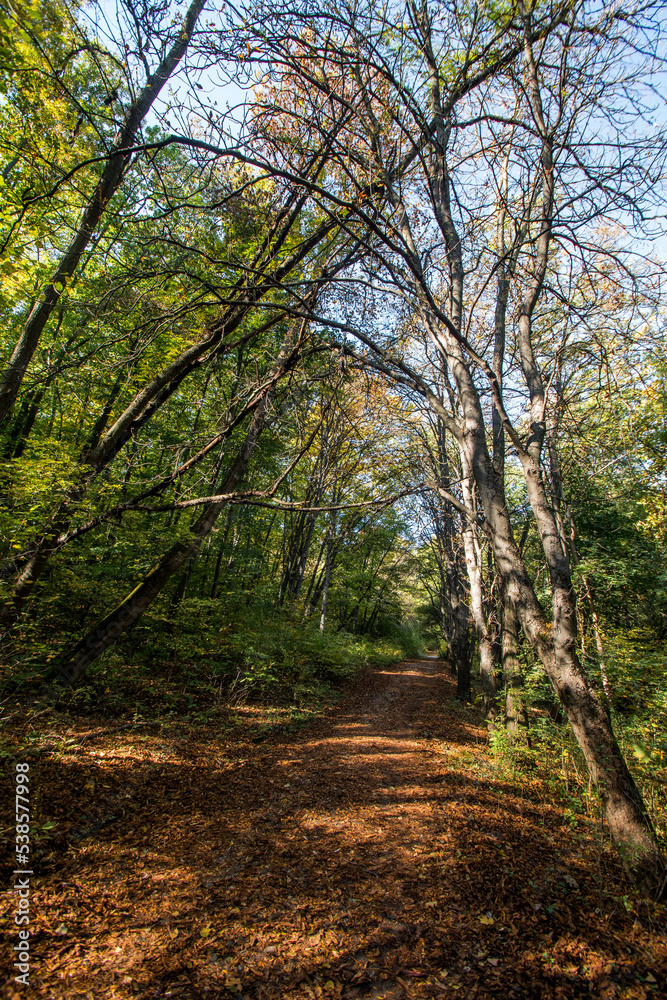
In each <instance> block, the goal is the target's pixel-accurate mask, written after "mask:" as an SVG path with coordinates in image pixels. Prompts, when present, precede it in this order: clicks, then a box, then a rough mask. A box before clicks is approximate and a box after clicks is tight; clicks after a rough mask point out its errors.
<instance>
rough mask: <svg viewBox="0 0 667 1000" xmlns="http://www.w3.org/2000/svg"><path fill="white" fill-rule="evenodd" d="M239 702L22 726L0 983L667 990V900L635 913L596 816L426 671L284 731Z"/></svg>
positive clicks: (331, 992)
mask: <svg viewBox="0 0 667 1000" xmlns="http://www.w3.org/2000/svg"><path fill="white" fill-rule="evenodd" d="M239 713H240V717H241V718H245V722H244V724H243V725H239V726H237V727H236V728H235V729H234V730H233V731H230V730H229V729H224V730H222V731H221V728H220V727H219V726H218V727H217V728H216V727H215V726H212V725H208V726H199V727H196V726H190V725H184V724H181V725H179V724H177V723H173V722H172V723H170V724H169V725H162V726H160V725H159V724H156V725H155V726H153V727H152V728H151V726H150V725H149V726H147V727H145V728H138V729H127V728H126V729H123V730H117V731H116V732H106V733H105V732H97V731H96V730H95V729H94V728H93V730H92V733H91V726H90V720H89V719H88V721H87V723H85V722H84V721H83V720H81V719H79V720H78V721H77V720H76V719H73V718H72V717H69V719H68V720H66V721H64V720H63V718H60V720H59V721H58V720H55V721H54V720H53V719H51V720H50V721H49V722H48V732H46V731H45V732H43V733H41V734H40V733H38V732H37V730H36V726H37V724H38V723H39V719H37V720H35V721H33V723H31V726H32V728H31V733H32V737H33V745H35V739H36V738H37V737H39V739H38V740H37V744H39V742H40V740H41V745H42V749H41V751H40V750H39V748H38V749H37V750H33V751H32V755H29V756H26V757H25V759H26V760H28V761H29V762H30V788H31V797H32V799H33V803H32V807H33V815H35V816H36V817H37V825H36V827H35V831H34V834H35V836H36V837H37V839H38V840H39V838H40V836H41V838H42V840H41V843H40V844H38V848H39V852H40V854H41V856H38V857H37V859H36V860H35V876H34V878H33V879H32V882H31V898H30V913H31V929H32V931H33V933H34V936H33V937H32V938H31V949H30V950H31V956H32V959H31V979H30V987H29V988H28V989H25V988H24V987H23V986H20V985H18V984H15V983H14V982H13V980H12V975H13V974H12V971H11V965H10V963H11V958H10V957H9V956H10V955H11V949H12V947H13V945H14V943H15V941H16V927H15V926H14V922H13V916H14V908H15V898H14V894H13V893H11V892H10V893H8V894H7V896H6V898H5V902H4V904H3V906H4V914H3V923H2V934H3V938H4V943H3V948H2V961H3V962H4V963H5V968H4V973H3V974H4V976H5V977H6V978H5V979H4V987H3V995H4V996H6V997H9V998H13V997H22V998H23V997H28V996H29V997H31V998H32V997H39V998H46V997H51V998H56V997H57V998H60V997H67V998H75V997H81V998H83V997H86V998H88V1000H97V998H98V997H99V998H105V1000H106V998H119V1000H120V998H137V997H140V998H146V1000H148V998H158V997H159V998H163V997H165V998H166V997H180V998H182V1000H188V998H197V1000H199V998H204V997H206V998H217V997H220V998H238V1000H241V998H248V1000H264V998H266V1000H271V998H278V997H286V998H297V997H298V998H300V1000H305V998H312V997H318V998H319V997H323V998H327V997H341V998H353V997H355V998H356V997H369V998H373V1000H376V998H377V1000H379V998H383V997H384V998H387V1000H391V998H410V997H413V998H421V997H442V998H445V1000H447V998H454V997H456V998H463V997H465V998H473V997H474V998H475V1000H482V998H486V997H496V998H508V1000H520V998H526V1000H527V998H545V1000H546V998H566V997H589V996H593V997H601V998H630V997H632V998H646V997H658V996H665V995H667V994H666V993H664V992H662V989H663V988H664V983H665V978H664V977H665V972H666V971H667V940H666V938H665V935H664V933H662V932H661V925H662V928H663V930H664V923H665V921H664V918H665V913H666V912H667V911H666V910H665V909H664V908H662V907H659V908H656V907H651V906H648V907H647V906H646V905H644V906H643V907H642V906H639V905H638V903H637V899H636V897H635V896H633V895H632V894H631V893H629V890H628V887H627V885H626V884H625V883H624V881H623V877H622V874H621V871H620V868H619V865H618V862H617V860H616V857H615V855H614V853H613V852H612V851H611V849H610V847H609V844H608V841H607V839H606V837H605V834H604V831H603V829H602V828H601V827H600V826H599V824H597V823H595V822H594V821H593V820H590V821H588V822H587V821H586V820H585V819H584V818H582V817H581V816H580V817H579V819H578V820H577V823H578V825H577V826H576V827H573V826H572V816H571V811H568V809H567V808H566V806H565V805H563V804H559V802H558V801H552V800H551V798H550V796H549V794H548V792H547V791H546V786H544V785H543V784H542V783H541V782H540V781H539V780H538V779H537V778H536V779H535V780H529V779H526V778H522V779H521V780H518V779H515V780H514V781H512V780H510V779H509V778H505V779H503V777H502V776H501V774H500V773H499V771H498V769H497V767H496V765H495V763H494V761H493V758H492V755H491V754H490V752H489V749H488V745H487V738H486V733H485V729H484V727H483V725H482V721H481V718H480V715H479V712H478V711H477V710H476V709H474V708H470V707H465V706H461V705H459V704H458V703H457V702H456V701H455V700H454V686H453V684H452V681H451V679H450V678H449V677H448V676H446V675H445V674H443V672H442V666H441V665H440V664H438V663H437V662H435V661H433V660H430V661H429V660H411V661H407V662H405V663H402V664H400V665H398V666H395V667H390V668H383V669H378V668H373V669H369V670H367V671H366V672H365V673H364V674H363V675H362V676H361V677H360V678H359V679H358V680H357V681H356V683H355V684H354V686H353V687H352V688H351V690H350V691H349V692H348V694H347V695H346V696H345V698H344V699H343V700H342V701H340V702H339V703H338V704H337V705H335V706H334V707H333V708H330V709H329V711H328V712H327V714H326V715H325V716H323V717H322V718H320V719H319V720H317V721H316V722H314V723H313V724H311V725H310V726H308V727H307V728H301V729H300V730H299V731H297V732H296V733H295V732H285V731H283V730H281V729H280V728H277V729H275V730H273V729H269V728H267V727H266V725H262V719H261V710H260V709H258V708H256V707H255V706H252V705H247V706H245V707H240V708H239V709H238V710H237V714H239ZM258 713H259V714H258ZM104 724H105V725H106V726H107V727H109V721H108V720H105V723H104ZM45 729H46V723H45ZM20 735H21V734H20V732H19V729H17V730H16V732H15V734H14V737H15V739H16V740H19V738H20ZM24 735H25V734H24ZM65 736H66V737H67V739H66V741H65V740H64V739H63V737H65ZM54 738H57V739H58V740H59V742H58V743H57V745H56V746H55V747H54V746H53V739H54ZM17 745H18V744H17ZM49 745H50V746H51V750H50V751H49V750H48V747H49ZM5 759H6V758H5ZM12 775H13V769H12ZM5 801H6V800H5ZM47 822H50V823H53V824H55V826H54V827H52V828H49V827H47V826H46V824H47ZM3 823H4V820H3ZM40 824H41V826H40ZM40 830H41V831H42V832H41V834H40ZM12 868H13V864H12V861H11V860H10V862H9V865H8V873H9V874H8V878H7V881H6V884H7V885H11V884H12V882H11V874H10V873H11V870H12Z"/></svg>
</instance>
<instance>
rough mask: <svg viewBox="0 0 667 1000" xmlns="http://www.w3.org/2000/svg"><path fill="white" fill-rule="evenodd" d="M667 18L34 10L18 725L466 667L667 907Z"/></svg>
mask: <svg viewBox="0 0 667 1000" xmlns="http://www.w3.org/2000/svg"><path fill="white" fill-rule="evenodd" d="M664 16H665V15H664V9H663V5H662V4H660V3H657V2H656V3H651V2H647V3H644V2H641V3H639V2H637V3H635V2H634V0H627V2H626V0H619V2H618V3H614V4H604V3H602V2H599V3H596V2H589V0H583V2H579V0H564V2H560V0H546V2H541V0H530V2H529V0H526V2H525V3H524V2H522V0H517V2H514V0H509V2H507V3H503V2H496V0H481V2H479V3H456V2H450V0H423V2H421V0H420V2H412V0H410V2H405V3H402V2H401V3H398V2H397V3H393V4H392V3H384V2H382V3H381V2H379V0H377V2H376V0H360V2H347V0H337V2H336V3H331V4H329V3H322V2H320V0H318V2H316V3H311V2H309V0H305V2H301V3H299V4H295V5H292V4H290V3H289V2H282V0H273V2H271V3H266V4H265V3H264V2H263V0H259V2H256V3H255V2H247V3H241V4H240V5H238V4H237V5H232V4H223V3H219V2H217V0H209V2H205V0H193V2H192V4H191V5H190V6H189V7H187V6H186V5H184V4H175V3H171V2H170V0H157V2H155V3H148V2H144V0H119V2H118V3H115V4H111V3H106V2H102V3H97V2H84V0H81V2H79V0H74V2H72V0H11V2H10V3H8V4H6V5H5V7H4V10H3V13H2V14H1V15H0V90H1V93H2V96H1V99H0V275H1V278H2V284H1V292H0V309H1V310H2V322H1V325H0V329H1V334H0V336H1V355H0V357H1V361H2V374H1V376H0V417H1V420H2V428H1V430H2V440H1V447H2V464H1V469H2V486H1V494H2V508H1V514H0V517H1V519H2V538H3V550H2V560H3V561H2V573H1V578H2V624H3V639H2V660H3V692H4V693H3V698H4V699H5V705H6V706H13V705H14V704H18V703H19V702H21V701H22V700H23V701H24V702H25V700H26V699H27V700H30V699H33V701H35V700H37V701H39V700H40V699H41V700H42V702H43V701H46V702H48V701H49V700H51V702H52V703H53V702H54V701H57V702H58V703H59V704H68V705H76V706H78V707H79V708H85V709H87V710H90V711H91V712H95V713H98V714H99V713H106V714H109V715H114V714H119V713H120V714H122V713H123V712H125V713H127V712H129V711H131V712H132V713H134V715H133V717H134V718H144V717H150V716H151V715H156V714H162V715H166V714H168V713H178V714H179V715H184V716H186V717H190V716H196V717H197V718H205V717H214V715H215V706H216V704H217V703H218V702H219V701H220V699H230V698H232V699H234V698H236V699H241V698H243V699H250V700H252V699H263V700H265V701H270V702H271V703H273V704H289V705H292V706H294V707H295V708H296V709H298V708H299V707H302V708H303V709H304V710H306V709H307V708H308V707H309V706H312V705H313V704H316V703H317V702H318V699H320V700H321V699H324V700H326V699H327V698H330V697H333V696H335V693H336V692H337V691H340V689H341V685H342V684H343V682H344V681H345V680H346V678H348V677H351V676H353V675H354V674H355V673H357V672H358V671H359V670H360V669H361V668H362V667H364V666H366V665H368V664H372V663H391V662H396V661H398V660H401V659H403V658H405V657H406V656H416V655H419V654H420V652H424V651H425V650H426V649H439V650H440V657H441V660H442V663H443V669H444V670H447V671H449V672H450V673H451V674H452V675H454V676H455V677H456V684H457V696H458V698H459V699H460V700H461V701H462V702H470V701H473V700H474V701H477V702H478V703H480V704H481V705H482V706H483V709H484V713H485V716H486V719H487V722H488V729H489V739H490V741H491V744H492V746H493V747H494V748H495V750H496V752H497V753H498V754H499V755H505V756H506V758H508V759H512V760H513V761H514V763H515V765H516V766H517V767H520V766H530V760H531V755H535V754H538V753H541V754H544V753H547V755H548V754H549V753H550V754H551V756H550V757H548V759H549V760H551V761H552V762H553V768H554V771H555V772H557V771H558V768H559V767H560V765H561V760H562V754H563V753H565V750H564V748H566V750H567V753H568V754H569V755H570V756H571V758H572V759H573V760H574V761H575V762H576V764H577V767H578V768H579V769H580V771H581V774H582V775H584V777H583V778H582V781H583V782H584V784H585V782H586V781H587V780H588V778H587V777H585V776H586V775H590V778H591V780H592V783H593V786H594V787H595V788H596V789H597V793H598V795H599V798H600V802H601V804H602V809H603V811H604V815H605V818H606V821H607V823H608V826H609V830H610V833H611V836H612V838H613V841H614V843H615V844H616V846H617V848H618V850H619V852H620V855H621V858H622V861H623V864H624V867H625V869H626V871H627V873H628V875H629V876H630V877H631V878H632V879H634V881H635V882H636V883H637V884H638V885H639V886H640V887H641V888H642V890H643V891H644V892H645V893H646V894H647V895H652V896H654V897H657V896H659V895H660V893H661V892H662V893H664V891H665V886H666V885H667V871H666V869H665V863H664V860H663V857H662V855H661V851H660V841H661V837H663V836H664V832H665V826H664V823H665V819H664V816H665V779H664V768H663V765H664V755H665V752H667V735H666V734H667V660H666V652H667V545H666V542H667V493H666V488H667V479H666V477H667V389H666V387H665V386H666V382H665V376H666V375H667V342H666V340H665V325H666V323H665V268H664V261H663V258H664V250H665V242H664V232H665V229H664V209H665V194H666V192H665V167H666V165H667V155H666V154H667V135H666V134H665V109H664V96H661V95H664V92H665V90H664V87H665V64H664V59H665V54H666V53H665V47H664V42H665V39H664V32H665V22H664ZM577 774H579V771H577Z"/></svg>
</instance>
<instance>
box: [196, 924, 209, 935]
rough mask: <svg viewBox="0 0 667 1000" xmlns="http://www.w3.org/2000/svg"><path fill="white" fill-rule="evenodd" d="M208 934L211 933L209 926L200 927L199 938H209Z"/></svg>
mask: <svg viewBox="0 0 667 1000" xmlns="http://www.w3.org/2000/svg"><path fill="white" fill-rule="evenodd" d="M210 933H211V925H210V924H206V926H205V927H202V929H201V930H200V932H199V937H203V938H207V937H209V935H210Z"/></svg>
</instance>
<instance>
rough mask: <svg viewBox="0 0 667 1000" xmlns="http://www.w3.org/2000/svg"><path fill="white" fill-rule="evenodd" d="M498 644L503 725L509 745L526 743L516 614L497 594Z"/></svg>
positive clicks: (526, 717) (524, 707)
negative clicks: (500, 662)
mask: <svg viewBox="0 0 667 1000" xmlns="http://www.w3.org/2000/svg"><path fill="white" fill-rule="evenodd" d="M500 614H501V643H502V664H503V681H504V686H505V726H506V727H507V732H508V733H509V738H510V742H527V740H528V713H527V711H526V706H525V703H524V699H523V677H522V674H521V663H520V661H519V635H518V626H517V618H516V611H515V610H514V605H513V604H512V601H511V599H510V598H509V596H508V595H507V594H506V593H505V589H504V588H503V592H502V593H501V599H500Z"/></svg>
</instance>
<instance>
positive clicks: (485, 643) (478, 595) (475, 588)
mask: <svg viewBox="0 0 667 1000" xmlns="http://www.w3.org/2000/svg"><path fill="white" fill-rule="evenodd" d="M461 486H462V493H463V501H464V503H465V504H466V506H467V507H469V508H471V509H474V506H473V496H472V490H471V488H470V486H469V484H468V482H467V481H466V480H465V479H464V480H463V482H462V484H461ZM462 534H463V545H464V549H465V556H466V567H467V570H468V581H469V583H470V611H471V614H472V620H473V622H474V624H475V630H476V632H477V642H478V647H479V671H480V677H481V680H482V691H483V692H484V715H485V717H486V720H487V723H488V725H489V728H493V723H494V719H495V718H496V716H497V714H498V706H497V704H496V698H497V694H498V692H497V685H496V665H495V662H494V657H493V641H492V638H491V634H490V632H489V626H488V622H487V620H486V615H485V614H484V596H483V579H482V564H481V559H480V552H479V546H478V545H477V544H476V541H477V540H476V538H475V527H474V526H473V524H472V523H471V522H470V520H469V519H466V520H465V521H464V522H463V529H462Z"/></svg>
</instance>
